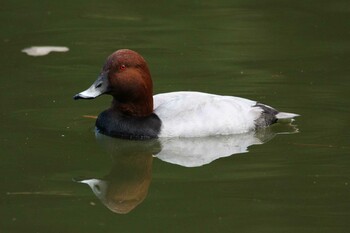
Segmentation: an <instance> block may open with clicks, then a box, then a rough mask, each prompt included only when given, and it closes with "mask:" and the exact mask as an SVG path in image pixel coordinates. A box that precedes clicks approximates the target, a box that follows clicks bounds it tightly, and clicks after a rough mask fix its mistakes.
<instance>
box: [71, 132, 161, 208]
mask: <svg viewBox="0 0 350 233" xmlns="http://www.w3.org/2000/svg"><path fill="white" fill-rule="evenodd" d="M96 138H97V139H98V141H99V142H100V144H101V145H102V146H103V147H104V148H105V149H106V150H107V151H108V152H109V153H111V155H112V160H113V167H112V169H111V171H110V173H109V174H108V175H106V176H104V177H103V178H101V179H95V178H94V179H86V180H80V181H78V182H80V183H84V184H87V185H89V186H90V188H91V189H92V191H93V193H94V194H95V195H96V196H97V198H98V199H100V201H101V202H102V203H103V204H104V205H105V206H106V207H107V208H108V209H110V210H111V211H113V212H115V213H118V214H126V213H129V212H130V211H131V210H132V209H134V208H135V207H136V206H137V205H139V204H140V203H141V202H142V201H143V200H144V199H145V197H146V196H147V193H148V188H149V185H150V183H151V178H152V160H153V157H152V154H155V153H157V152H158V151H159V148H160V144H159V142H158V141H157V140H151V141H130V140H122V139H115V138H110V137H107V136H104V135H102V134H97V135H96Z"/></svg>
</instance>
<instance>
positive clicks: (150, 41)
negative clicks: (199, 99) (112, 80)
mask: <svg viewBox="0 0 350 233" xmlns="http://www.w3.org/2000/svg"><path fill="white" fill-rule="evenodd" d="M0 19H1V20H0V25H1V31H0V48H1V53H0V64H1V65H0V66H1V69H0V89H1V100H0V103H1V109H2V111H1V115H0V122H1V128H2V130H1V132H0V146H1V154H0V157H1V163H0V167H1V172H2V175H1V177H0V182H1V187H0V216H1V218H0V232H5V233H17V232H26V233H41V232H43V233H44V232H45V233H47V232H52V233H56V232H57V233H60V232H74V233H78V232H84V233H89V232H91V233H96V232H104V233H108V232H269V233H271V232H300V233H301V232H305V233H306V232H307V233H309V232H318V233H321V232H332V233H335V232H347V231H348V229H349V227H350V223H349V217H350V153H349V152H350V144H349V138H350V133H349V128H348V127H349V126H350V121H349V117H350V109H349V106H350V93H349V90H350V79H349V77H348V74H349V73H350V66H349V64H350V56H349V55H350V26H349V25H350V24H349V22H350V3H349V2H348V1H345V0H337V1H332V2H325V1H323V2H320V1H294V2H293V1H285V0H280V1H276V0H266V1H257V0H250V1H241V0H234V1H228V0H221V1H220V0H219V1H197V0H196V1H172V2H166V1H159V0H158V1H152V2H148V3H146V2H142V1H134V0H132V1H111V0H105V1H97V0H89V1H86V0H84V1H83V0H78V1H69V2H68V1H55V2H53V1H43V0H36V1H23V0H18V1H10V0H5V1H2V3H1V7H0ZM31 46H63V47H67V48H69V51H66V50H64V51H61V52H59V51H58V52H52V53H49V54H48V55H45V56H29V55H27V54H26V53H23V52H22V50H23V49H25V48H28V47H31ZM121 48H129V49H133V50H135V51H138V52H139V53H140V54H142V56H143V57H144V58H145V59H146V60H147V62H148V65H149V67H150V70H151V73H152V78H153V83H154V93H155V94H156V93H163V92H170V91H180V90H182V91H202V92H209V93H215V94H220V95H233V96H240V97H244V98H248V99H252V100H257V101H259V102H262V103H266V104H269V105H271V106H274V107H276V108H277V109H279V110H281V111H286V112H294V113H298V114H300V115H301V116H300V117H298V118H297V119H296V121H295V122H293V124H292V125H290V124H276V125H274V126H272V127H269V128H268V129H266V130H263V131H259V132H256V133H254V132H252V133H247V134H243V135H231V136H223V137H214V138H199V139H198V138H197V139H196V138H192V139H184V138H177V139H176V138H173V139H162V140H150V141H145V142H140V141H128V140H122V139H113V138H108V137H106V136H103V135H100V134H96V133H95V131H94V124H95V120H94V119H93V116H96V115H98V114H99V113H100V112H101V111H103V110H104V109H106V108H107V107H108V106H109V105H110V102H111V97H110V96H107V95H106V96H101V97H99V98H98V99H94V100H90V101H74V100H73V98H72V97H73V95H74V94H76V93H78V92H80V91H82V90H85V89H86V88H87V87H88V86H89V85H91V83H92V82H93V81H94V80H95V79H96V77H97V75H98V73H99V71H100V69H101V66H102V65H103V63H104V61H105V59H106V57H107V56H108V55H110V54H111V53H112V52H114V51H115V50H118V49H121Z"/></svg>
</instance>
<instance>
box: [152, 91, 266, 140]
mask: <svg viewBox="0 0 350 233" xmlns="http://www.w3.org/2000/svg"><path fill="white" fill-rule="evenodd" d="M254 105H256V102H255V101H252V100H248V99H243V98H239V97H233V96H220V95H213V94H207V93H201V92H170V93H164V94H158V95H155V96H154V113H155V114H157V115H158V117H159V118H160V119H161V121H162V128H161V131H160V135H159V137H203V136H209V135H229V134H239V133H245V132H248V131H251V130H253V129H254V128H255V120H256V119H257V118H258V117H259V116H260V115H261V112H262V109H261V108H258V107H253V106H254Z"/></svg>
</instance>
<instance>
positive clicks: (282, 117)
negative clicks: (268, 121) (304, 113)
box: [276, 112, 300, 120]
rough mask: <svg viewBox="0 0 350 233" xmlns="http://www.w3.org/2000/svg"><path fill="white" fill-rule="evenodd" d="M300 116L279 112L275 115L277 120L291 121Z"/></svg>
mask: <svg viewBox="0 0 350 233" xmlns="http://www.w3.org/2000/svg"><path fill="white" fill-rule="evenodd" d="M298 116H300V115H299V114H295V113H289V112H279V113H277V114H276V118H277V119H278V120H285V119H293V118H295V117H298Z"/></svg>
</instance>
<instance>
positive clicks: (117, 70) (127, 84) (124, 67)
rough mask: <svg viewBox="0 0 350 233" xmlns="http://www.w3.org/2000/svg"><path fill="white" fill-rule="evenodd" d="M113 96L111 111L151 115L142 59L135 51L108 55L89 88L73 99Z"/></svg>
mask: <svg viewBox="0 0 350 233" xmlns="http://www.w3.org/2000/svg"><path fill="white" fill-rule="evenodd" d="M102 94H109V95H112V96H113V104H112V109H116V110H119V111H121V112H122V113H125V114H128V115H133V116H148V115H150V114H151V113H152V112H153V85H152V79H151V74H150V72H149V69H148V66H147V63H146V61H145V59H144V58H143V57H142V56H141V55H140V54H138V53H137V52H135V51H132V50H129V49H121V50H118V51H116V52H114V53H113V54H111V55H110V56H109V57H108V58H107V61H106V63H105V64H104V66H103V68H102V71H101V73H100V75H99V76H98V78H97V80H96V81H95V82H94V83H93V85H92V86H91V87H90V88H89V89H87V90H86V91H83V92H81V93H79V94H77V95H75V96H74V99H92V98H96V97H98V96H100V95H102Z"/></svg>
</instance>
